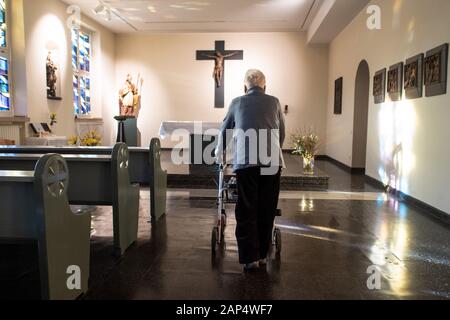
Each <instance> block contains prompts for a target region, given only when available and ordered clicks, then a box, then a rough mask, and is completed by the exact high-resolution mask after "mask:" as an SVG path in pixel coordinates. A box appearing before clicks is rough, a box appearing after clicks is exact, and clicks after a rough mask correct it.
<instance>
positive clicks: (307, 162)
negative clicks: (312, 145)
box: [303, 155, 315, 175]
mask: <svg viewBox="0 0 450 320" xmlns="http://www.w3.org/2000/svg"><path fill="white" fill-rule="evenodd" d="M314 165H315V157H314V156H312V155H308V156H304V157H303V173H304V174H306V175H313V174H314Z"/></svg>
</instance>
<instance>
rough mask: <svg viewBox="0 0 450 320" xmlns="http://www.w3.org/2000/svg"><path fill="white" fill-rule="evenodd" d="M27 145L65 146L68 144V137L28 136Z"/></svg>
mask: <svg viewBox="0 0 450 320" xmlns="http://www.w3.org/2000/svg"><path fill="white" fill-rule="evenodd" d="M26 145H27V146H52V147H64V146H67V145H68V143H67V137H59V136H47V137H28V138H26Z"/></svg>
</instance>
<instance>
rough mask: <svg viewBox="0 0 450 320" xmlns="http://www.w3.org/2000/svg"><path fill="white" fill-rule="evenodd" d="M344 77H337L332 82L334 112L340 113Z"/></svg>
mask: <svg viewBox="0 0 450 320" xmlns="http://www.w3.org/2000/svg"><path fill="white" fill-rule="evenodd" d="M343 84H344V78H342V77H341V78H339V79H337V80H336V81H335V82H334V114H342V90H343Z"/></svg>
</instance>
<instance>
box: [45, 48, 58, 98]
mask: <svg viewBox="0 0 450 320" xmlns="http://www.w3.org/2000/svg"><path fill="white" fill-rule="evenodd" d="M57 71H58V67H57V66H56V64H55V63H54V62H53V60H52V53H51V52H49V53H48V55H47V98H48V99H52V100H61V98H60V97H57V95H56V82H57V81H58V76H57V75H56V72H57Z"/></svg>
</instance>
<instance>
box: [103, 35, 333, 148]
mask: <svg viewBox="0 0 450 320" xmlns="http://www.w3.org/2000/svg"><path fill="white" fill-rule="evenodd" d="M305 38H306V37H305V35H304V34H299V33H221V34H215V33H205V34H173V33H170V34H155V35H118V36H117V38H116V89H119V88H120V87H121V86H122V85H123V83H124V81H125V77H126V75H127V74H128V73H131V74H132V75H133V77H134V78H136V77H137V74H138V73H141V75H142V76H143V78H144V80H145V83H144V87H143V92H142V111H141V114H140V118H139V123H138V125H139V128H140V130H141V131H142V144H143V145H147V144H148V143H149V142H150V139H151V138H152V137H156V136H158V132H159V127H160V124H161V122H163V121H169V120H170V121H181V120H185V121H194V120H195V121H208V122H221V121H222V120H223V118H224V116H225V114H226V111H227V109H228V105H229V103H230V102H231V100H232V99H233V98H234V97H236V96H239V95H242V94H243V79H244V74H245V72H246V71H247V69H249V68H260V69H261V70H262V71H263V72H265V73H266V76H267V80H268V93H269V94H272V95H275V96H277V97H279V99H280V101H281V103H282V105H283V106H284V105H289V108H290V109H289V110H290V113H289V114H288V115H287V128H288V131H289V132H291V131H294V130H295V129H296V128H301V127H302V126H311V125H313V126H315V127H316V128H317V131H318V133H319V135H320V137H322V138H325V136H326V124H325V123H326V112H325V109H326V102H327V97H326V94H327V90H326V87H327V79H328V75H327V73H328V48H327V47H323V46H320V47H314V46H307V45H306V40H305ZM216 40H225V42H226V44H225V45H226V49H227V50H234V49H236V50H244V61H227V63H226V76H225V78H226V84H225V90H226V92H225V95H226V99H225V104H226V108H225V109H214V81H213V78H212V73H213V69H214V63H213V62H212V61H197V60H196V50H212V49H214V42H215V41H216ZM117 110H118V107H117ZM105 120H106V119H105ZM108 120H109V118H108ZM112 136H114V134H113V133H112ZM172 145H173V144H172ZM163 146H171V144H170V143H168V142H163ZM285 147H289V146H288V145H286V146H285Z"/></svg>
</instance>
